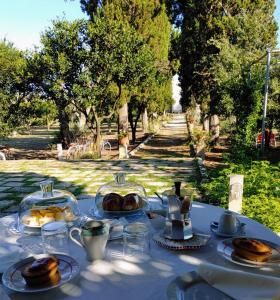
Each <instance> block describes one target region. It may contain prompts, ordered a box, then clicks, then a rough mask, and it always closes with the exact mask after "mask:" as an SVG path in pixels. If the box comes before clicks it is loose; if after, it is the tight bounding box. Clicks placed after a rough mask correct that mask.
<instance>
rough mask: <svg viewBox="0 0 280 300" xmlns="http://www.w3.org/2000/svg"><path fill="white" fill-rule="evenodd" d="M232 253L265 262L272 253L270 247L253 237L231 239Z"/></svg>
mask: <svg viewBox="0 0 280 300" xmlns="http://www.w3.org/2000/svg"><path fill="white" fill-rule="evenodd" d="M232 245H233V248H234V253H235V254H236V255H237V256H240V257H243V258H245V259H248V260H251V261H256V262H265V261H267V260H268V259H269V258H270V257H271V255H272V248H271V247H270V246H268V245H267V244H265V243H263V242H260V241H258V240H255V239H248V238H236V239H234V240H233V241H232Z"/></svg>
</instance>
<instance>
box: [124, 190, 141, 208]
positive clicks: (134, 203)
mask: <svg viewBox="0 0 280 300" xmlns="http://www.w3.org/2000/svg"><path fill="white" fill-rule="evenodd" d="M140 203H142V198H141V197H140V196H138V195H137V194H135V193H131V194H127V195H125V196H124V201H123V206H122V210H126V211H129V210H134V209H138V208H139V206H140Z"/></svg>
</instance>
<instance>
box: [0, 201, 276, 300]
mask: <svg viewBox="0 0 280 300" xmlns="http://www.w3.org/2000/svg"><path fill="white" fill-rule="evenodd" d="M79 205H80V207H81V211H82V212H84V213H86V212H87V211H88V209H89V207H90V205H91V203H90V201H89V200H82V201H79ZM222 211H223V209H221V208H219V207H215V206H211V205H207V204H201V203H197V202H195V203H194V204H193V208H192V222H193V228H194V231H198V232H201V233H206V234H211V232H210V227H209V224H210V222H211V221H213V220H215V221H218V220H219V217H220V215H221V213H222ZM240 219H241V222H244V223H246V224H247V226H246V235H247V236H251V237H256V238H263V239H266V240H268V241H271V242H274V243H277V244H280V238H279V237H278V236H277V235H276V234H275V233H273V232H272V231H271V230H269V229H268V228H266V227H264V226H263V225H261V224H259V223H257V222H255V221H253V220H251V219H248V218H246V217H244V216H241V217H240ZM2 238H4V236H3V234H2ZM219 240H221V239H219V238H216V237H215V236H213V234H212V236H211V240H210V241H209V243H208V245H207V246H205V247H204V248H201V249H199V250H192V251H184V252H171V251H168V250H166V249H163V248H161V247H159V246H158V245H156V244H155V243H154V242H153V241H151V258H150V260H148V261H146V262H142V263H135V262H131V261H125V260H123V259H122V257H118V256H114V255H108V256H107V259H105V260H103V261H96V262H94V263H89V262H88V261H86V259H85V253H84V251H83V249H82V248H80V247H78V246H76V245H75V244H74V243H72V242H71V252H70V254H71V255H72V256H73V257H74V258H75V259H76V260H77V261H78V262H79V264H80V266H81V272H80V275H79V276H77V277H76V278H75V279H74V280H72V281H71V282H69V283H67V284H65V285H63V286H61V287H59V288H56V289H53V290H50V291H48V292H44V293H40V294H20V293H15V292H11V291H9V296H10V297H11V299H12V300H33V299H40V300H50V299H51V300H69V299H71V300H74V299H76V300H94V299H96V300H114V299H122V300H126V299H129V300H131V299H133V300H138V299H139V300H140V299H141V300H164V299H167V296H166V288H167V286H168V284H169V282H170V281H171V280H173V279H174V278H175V277H176V276H178V275H181V274H183V273H186V272H188V271H193V270H196V268H197V266H198V265H199V264H200V263H203V262H205V261H206V262H212V263H214V264H219V265H222V266H226V267H229V268H233V269H236V270H240V269H244V270H249V271H254V270H252V268H247V267H242V266H236V265H234V264H232V263H230V262H227V261H225V260H224V259H223V258H222V257H220V256H219V254H218V253H217V252H216V245H217V242H218V241H219ZM114 243H115V244H114ZM118 243H121V241H120V240H119V241H114V242H109V244H108V249H109V252H108V253H110V249H115V247H118ZM255 272H261V271H257V270H256V271H255Z"/></svg>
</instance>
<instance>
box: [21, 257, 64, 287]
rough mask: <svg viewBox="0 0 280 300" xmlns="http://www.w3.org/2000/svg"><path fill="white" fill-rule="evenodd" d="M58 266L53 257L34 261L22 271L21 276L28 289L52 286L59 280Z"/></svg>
mask: <svg viewBox="0 0 280 300" xmlns="http://www.w3.org/2000/svg"><path fill="white" fill-rule="evenodd" d="M58 264H59V261H58V260H57V259H56V258H55V257H54V256H49V257H45V258H41V259H36V260H34V261H33V262H32V263H31V264H29V265H28V266H26V267H25V268H24V270H22V272H21V275H22V277H23V278H24V279H25V281H26V284H27V285H28V286H29V287H37V286H41V285H49V284H53V285H54V284H57V283H58V282H59V281H60V279H61V277H60V273H59V270H58Z"/></svg>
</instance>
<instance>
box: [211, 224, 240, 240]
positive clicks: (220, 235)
mask: <svg viewBox="0 0 280 300" xmlns="http://www.w3.org/2000/svg"><path fill="white" fill-rule="evenodd" d="M210 229H211V231H212V232H213V233H214V234H215V235H216V236H219V237H224V238H229V237H236V236H242V235H245V232H243V231H241V227H239V228H238V230H237V231H236V232H235V233H233V234H226V233H222V232H219V230H218V228H217V227H216V226H215V225H213V224H210Z"/></svg>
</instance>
